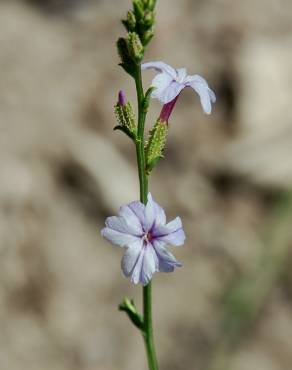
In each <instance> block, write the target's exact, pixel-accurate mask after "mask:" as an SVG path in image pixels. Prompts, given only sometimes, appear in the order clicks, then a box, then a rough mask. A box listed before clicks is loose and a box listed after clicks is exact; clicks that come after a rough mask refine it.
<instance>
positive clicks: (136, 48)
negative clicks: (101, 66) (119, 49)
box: [127, 32, 144, 63]
mask: <svg viewBox="0 0 292 370" xmlns="http://www.w3.org/2000/svg"><path fill="white" fill-rule="evenodd" d="M127 44H128V50H129V53H130V56H131V57H132V59H133V60H134V61H135V62H136V63H139V62H140V61H141V60H142V59H143V55H144V47H143V45H142V43H141V40H140V37H139V36H138V34H137V33H136V32H129V34H128V39H127Z"/></svg>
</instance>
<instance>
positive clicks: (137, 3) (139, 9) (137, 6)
mask: <svg viewBox="0 0 292 370" xmlns="http://www.w3.org/2000/svg"><path fill="white" fill-rule="evenodd" d="M133 8H134V14H135V16H136V19H137V20H138V21H139V20H141V19H142V18H143V17H144V4H143V2H142V1H141V0H134V1H133Z"/></svg>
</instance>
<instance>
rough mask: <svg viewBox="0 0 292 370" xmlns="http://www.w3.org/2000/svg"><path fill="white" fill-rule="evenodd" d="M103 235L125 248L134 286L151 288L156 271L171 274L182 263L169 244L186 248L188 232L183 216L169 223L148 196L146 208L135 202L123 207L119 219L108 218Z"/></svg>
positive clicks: (126, 268) (124, 265)
mask: <svg viewBox="0 0 292 370" xmlns="http://www.w3.org/2000/svg"><path fill="white" fill-rule="evenodd" d="M105 225H106V227H105V228H104V229H102V231H101V234H102V236H103V237H104V238H105V239H107V240H108V241H110V242H111V243H112V244H114V245H117V246H120V247H125V248H126V252H125V254H124V256H123V259H122V270H123V273H124V275H125V276H126V277H130V279H131V281H132V282H133V283H134V284H138V283H142V284H143V285H147V284H148V283H149V281H150V280H151V278H152V275H153V274H154V273H155V272H156V271H160V272H171V271H173V270H174V268H175V267H179V266H181V264H180V263H179V262H178V261H177V260H176V259H175V257H174V256H173V255H172V254H171V253H170V252H169V251H168V250H167V249H166V245H167V244H171V245H173V246H180V245H183V243H184V240H185V233H184V231H183V229H182V223H181V219H180V218H179V217H177V218H175V219H174V220H172V221H170V222H168V223H166V216H165V212H164V210H163V208H161V207H160V206H159V205H158V204H157V203H156V202H155V201H154V200H153V199H152V196H151V194H150V193H149V194H148V201H147V204H146V206H145V205H144V204H143V203H141V202H139V201H134V202H131V203H130V204H128V205H125V206H123V207H121V208H120V210H119V213H118V216H112V217H108V218H107V219H106V221H105Z"/></svg>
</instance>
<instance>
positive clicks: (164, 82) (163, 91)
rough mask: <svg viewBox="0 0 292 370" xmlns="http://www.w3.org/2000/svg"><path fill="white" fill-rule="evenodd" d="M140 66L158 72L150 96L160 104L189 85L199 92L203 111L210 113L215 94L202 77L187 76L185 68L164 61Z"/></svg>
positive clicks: (169, 100) (168, 100) (166, 101)
mask: <svg viewBox="0 0 292 370" xmlns="http://www.w3.org/2000/svg"><path fill="white" fill-rule="evenodd" d="M141 68H142V70H145V69H151V68H153V69H155V70H156V71H158V72H159V73H158V74H157V75H156V76H155V77H154V79H153V81H152V83H151V86H153V87H155V90H154V91H153V92H152V95H151V96H152V98H155V99H158V100H159V101H160V102H161V103H162V104H167V103H169V102H171V101H172V100H173V99H175V98H176V97H177V96H178V95H179V94H180V92H181V91H182V90H183V89H184V88H185V87H191V88H193V89H194V90H195V91H196V92H197V93H198V94H199V96H200V101H201V105H202V108H203V110H204V112H205V113H207V114H210V113H211V111H212V105H211V103H215V101H216V96H215V93H214V92H213V91H212V90H211V89H210V88H209V86H208V84H207V82H206V80H205V79H204V78H203V77H201V76H199V75H193V76H189V75H188V74H187V71H186V69H185V68H178V69H174V68H172V67H171V66H170V65H168V64H166V63H164V62H148V63H144V64H142V66H141Z"/></svg>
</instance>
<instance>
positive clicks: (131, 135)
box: [114, 125, 136, 141]
mask: <svg viewBox="0 0 292 370" xmlns="http://www.w3.org/2000/svg"><path fill="white" fill-rule="evenodd" d="M116 130H119V131H122V132H123V133H124V134H126V135H127V136H128V137H129V138H130V139H132V140H134V141H135V140H136V135H135V134H134V133H133V132H131V131H130V130H129V129H128V128H127V127H125V126H120V125H118V126H115V127H114V131H116Z"/></svg>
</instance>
